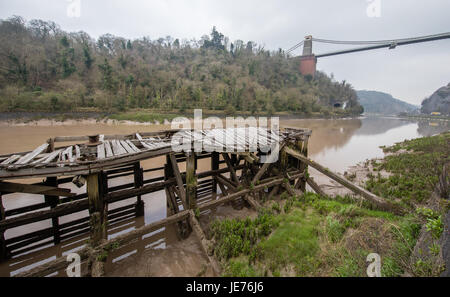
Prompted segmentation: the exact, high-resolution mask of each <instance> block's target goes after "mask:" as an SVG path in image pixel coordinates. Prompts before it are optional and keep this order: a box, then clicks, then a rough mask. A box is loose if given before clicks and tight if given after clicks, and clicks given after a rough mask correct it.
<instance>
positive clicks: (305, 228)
mask: <svg viewBox="0 0 450 297" xmlns="http://www.w3.org/2000/svg"><path fill="white" fill-rule="evenodd" d="M420 226H421V225H420V221H419V220H418V219H417V218H416V217H415V216H413V215H408V216H405V217H399V216H394V215H392V214H390V213H386V212H382V211H376V210H371V209H368V208H365V207H364V206H358V205H356V204H355V202H354V201H353V200H352V199H350V198H349V197H337V198H336V199H328V198H323V197H319V196H318V195H316V194H313V193H306V194H305V195H303V196H300V197H289V198H287V199H286V200H281V201H276V202H275V201H274V202H269V203H268V204H267V203H266V208H265V209H264V210H263V211H262V212H261V213H260V214H259V216H258V218H256V219H255V220H250V219H246V220H237V219H234V220H224V221H220V222H216V223H214V224H213V226H212V229H211V231H212V234H213V238H214V240H215V241H216V245H215V255H216V256H217V257H218V258H219V259H221V260H222V263H223V267H224V273H223V275H224V276H365V275H366V269H367V263H366V257H367V255H368V254H370V253H379V254H380V256H381V257H382V259H383V262H382V274H383V275H384V276H399V275H401V274H403V273H404V272H405V270H409V269H410V268H411V267H409V265H408V264H407V263H408V257H409V254H410V251H411V249H412V248H413V247H414V244H415V240H416V238H417V236H418V234H419V230H420Z"/></svg>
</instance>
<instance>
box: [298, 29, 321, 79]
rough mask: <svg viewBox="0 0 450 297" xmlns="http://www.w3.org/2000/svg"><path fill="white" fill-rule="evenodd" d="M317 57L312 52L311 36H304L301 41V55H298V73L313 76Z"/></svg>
mask: <svg viewBox="0 0 450 297" xmlns="http://www.w3.org/2000/svg"><path fill="white" fill-rule="evenodd" d="M316 65H317V58H316V56H315V55H314V54H313V53H312V36H311V35H308V36H305V41H304V43H303V55H302V56H301V57H300V73H301V74H302V75H311V76H313V77H314V75H315V74H316Z"/></svg>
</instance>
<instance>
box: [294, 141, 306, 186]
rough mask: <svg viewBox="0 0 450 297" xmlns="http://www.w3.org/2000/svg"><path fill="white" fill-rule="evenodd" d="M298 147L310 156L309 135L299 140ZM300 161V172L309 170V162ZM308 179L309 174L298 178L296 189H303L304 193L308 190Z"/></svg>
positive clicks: (304, 154)
mask: <svg viewBox="0 0 450 297" xmlns="http://www.w3.org/2000/svg"><path fill="white" fill-rule="evenodd" d="M297 149H298V150H299V151H300V152H301V153H302V154H303V156H305V157H306V158H307V157H308V137H307V138H306V139H305V140H299V141H297ZM298 161H299V166H298V169H299V170H300V172H305V173H306V172H307V170H308V164H306V163H305V162H302V161H300V160H298ZM306 179H307V174H305V175H304V176H302V177H300V178H299V180H298V184H296V189H300V190H302V191H303V193H304V192H306Z"/></svg>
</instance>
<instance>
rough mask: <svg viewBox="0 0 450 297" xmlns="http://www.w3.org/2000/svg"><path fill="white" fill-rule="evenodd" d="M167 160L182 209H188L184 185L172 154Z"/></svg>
mask: <svg viewBox="0 0 450 297" xmlns="http://www.w3.org/2000/svg"><path fill="white" fill-rule="evenodd" d="M169 158H170V163H171V164H172V169H173V173H174V175H175V180H176V181H177V186H178V191H179V193H180V198H181V202H182V203H183V208H184V209H188V204H187V201H186V190H185V189H184V183H183V179H182V177H181V173H180V169H179V168H178V163H177V159H176V158H175V156H174V154H170V155H169Z"/></svg>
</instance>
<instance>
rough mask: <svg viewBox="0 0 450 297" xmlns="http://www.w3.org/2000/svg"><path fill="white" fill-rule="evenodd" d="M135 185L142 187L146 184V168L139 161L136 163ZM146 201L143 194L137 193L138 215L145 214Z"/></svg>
mask: <svg viewBox="0 0 450 297" xmlns="http://www.w3.org/2000/svg"><path fill="white" fill-rule="evenodd" d="M133 170H134V187H135V188H140V187H143V186H144V170H143V169H142V168H141V164H140V163H139V162H137V163H135V164H134V168H133ZM144 212H145V210H144V201H142V196H141V195H137V201H136V216H137V217H142V216H144Z"/></svg>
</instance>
